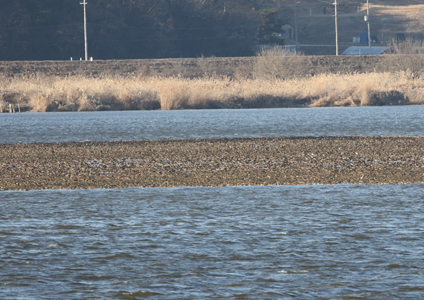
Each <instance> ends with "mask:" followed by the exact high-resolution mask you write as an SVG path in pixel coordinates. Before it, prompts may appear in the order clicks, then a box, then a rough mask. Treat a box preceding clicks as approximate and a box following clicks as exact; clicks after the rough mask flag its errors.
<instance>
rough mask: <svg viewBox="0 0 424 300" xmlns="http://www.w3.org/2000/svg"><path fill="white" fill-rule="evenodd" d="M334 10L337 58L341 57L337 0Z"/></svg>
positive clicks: (335, 0)
mask: <svg viewBox="0 0 424 300" xmlns="http://www.w3.org/2000/svg"><path fill="white" fill-rule="evenodd" d="M333 4H334V8H335V13H334V19H335V21H334V22H335V27H336V56H339V30H338V28H337V0H334V3H333Z"/></svg>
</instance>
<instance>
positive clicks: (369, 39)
mask: <svg viewBox="0 0 424 300" xmlns="http://www.w3.org/2000/svg"><path fill="white" fill-rule="evenodd" d="M367 25H368V54H371V30H370V4H369V0H367Z"/></svg>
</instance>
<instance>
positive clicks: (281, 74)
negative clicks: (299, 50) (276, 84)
mask: <svg viewBox="0 0 424 300" xmlns="http://www.w3.org/2000/svg"><path fill="white" fill-rule="evenodd" d="M308 73H309V72H308V63H307V59H306V57H305V56H303V55H300V54H296V53H293V52H290V51H288V50H285V49H282V48H280V47H273V48H270V49H262V50H261V51H259V52H258V53H257V54H256V59H255V63H254V71H253V74H254V77H255V78H263V79H268V80H274V79H288V78H293V77H301V76H305V74H308Z"/></svg>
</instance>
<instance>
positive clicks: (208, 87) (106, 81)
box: [0, 72, 424, 112]
mask: <svg viewBox="0 0 424 300" xmlns="http://www.w3.org/2000/svg"><path fill="white" fill-rule="evenodd" d="M0 90H1V91H2V98H0V99H1V100H0V101H1V103H0V104H2V107H3V109H4V110H5V111H7V107H8V104H9V103H10V104H13V105H15V106H16V105H17V104H20V107H21V108H22V110H23V111H25V110H26V111H33V112H44V111H86V110H142V109H163V110H170V109H188V108H193V109H196V108H198V109H200V108H242V107H246V108H251V107H296V106H311V107H319V106H366V105H390V104H401V103H402V104H407V103H410V104H423V103H424V79H421V78H411V76H409V75H408V74H407V73H405V72H401V73H396V74H394V73H368V74H348V75H340V74H321V75H317V76H310V77H303V78H292V79H286V80H284V79H272V80H271V79H261V78H254V79H246V78H245V79H242V80H237V79H231V78H229V77H216V76H215V77H204V78H195V79H187V78H180V77H171V78H161V77H140V78H139V77H132V78H121V77H106V78H102V79H100V78H85V77H68V78H60V77H43V76H41V77H37V76H33V77H32V78H26V79H22V78H21V79H4V80H1V83H0Z"/></svg>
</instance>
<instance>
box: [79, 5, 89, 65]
mask: <svg viewBox="0 0 424 300" xmlns="http://www.w3.org/2000/svg"><path fill="white" fill-rule="evenodd" d="M80 4H81V5H84V50H85V60H88V51H87V10H86V8H85V7H86V5H87V2H85V0H83V2H80Z"/></svg>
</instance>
